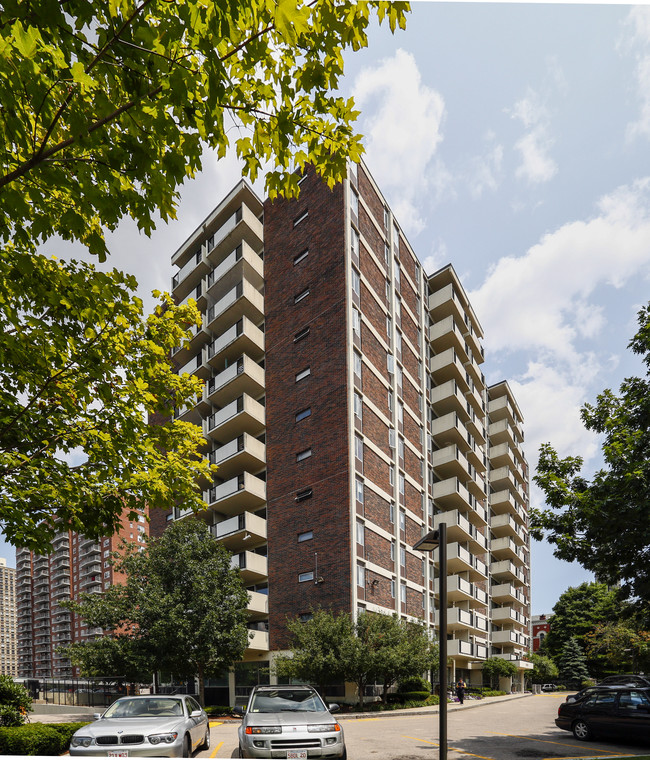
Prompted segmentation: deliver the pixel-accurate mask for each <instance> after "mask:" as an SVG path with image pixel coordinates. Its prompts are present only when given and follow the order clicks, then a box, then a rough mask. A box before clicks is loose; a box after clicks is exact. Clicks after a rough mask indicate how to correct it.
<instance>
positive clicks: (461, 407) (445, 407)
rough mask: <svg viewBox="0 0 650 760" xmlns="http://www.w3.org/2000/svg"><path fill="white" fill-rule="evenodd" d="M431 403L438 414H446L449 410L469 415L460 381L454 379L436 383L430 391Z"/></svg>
mask: <svg viewBox="0 0 650 760" xmlns="http://www.w3.org/2000/svg"><path fill="white" fill-rule="evenodd" d="M429 398H430V402H431V405H432V406H433V408H434V409H435V410H436V414H439V415H444V414H448V413H449V412H460V413H461V414H463V415H465V416H467V401H466V399H465V396H464V395H463V390H462V389H461V387H460V386H459V383H458V382H457V381H456V380H454V379H451V380H447V381H446V382H444V383H442V384H440V385H436V386H435V387H434V388H432V389H431V391H430V393H429Z"/></svg>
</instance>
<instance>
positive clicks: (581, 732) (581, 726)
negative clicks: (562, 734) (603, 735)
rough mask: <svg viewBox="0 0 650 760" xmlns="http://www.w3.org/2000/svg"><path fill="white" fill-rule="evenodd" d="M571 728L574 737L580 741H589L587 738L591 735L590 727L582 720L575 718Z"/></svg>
mask: <svg viewBox="0 0 650 760" xmlns="http://www.w3.org/2000/svg"><path fill="white" fill-rule="evenodd" d="M571 729H572V731H573V735H574V736H575V738H576V739H579V740H580V741H581V742H586V741H589V739H591V738H592V736H593V734H592V732H591V729H590V728H589V726H588V725H587V724H586V723H585V722H584V720H577V721H576V722H575V723H574V724H573V726H572V727H571Z"/></svg>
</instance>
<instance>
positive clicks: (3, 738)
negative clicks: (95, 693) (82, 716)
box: [0, 722, 86, 755]
mask: <svg viewBox="0 0 650 760" xmlns="http://www.w3.org/2000/svg"><path fill="white" fill-rule="evenodd" d="M85 725H86V722H83V723H29V724H27V725H24V726H16V727H12V728H0V755H60V754H62V753H63V752H65V751H66V750H67V749H68V747H69V746H70V739H71V738H72V734H74V732H75V731H77V730H78V729H80V728H81V727H82V726H85Z"/></svg>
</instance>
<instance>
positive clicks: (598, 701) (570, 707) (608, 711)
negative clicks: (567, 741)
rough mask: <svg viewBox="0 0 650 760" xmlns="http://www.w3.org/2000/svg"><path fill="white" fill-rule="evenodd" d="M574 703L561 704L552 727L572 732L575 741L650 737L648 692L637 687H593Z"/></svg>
mask: <svg viewBox="0 0 650 760" xmlns="http://www.w3.org/2000/svg"><path fill="white" fill-rule="evenodd" d="M593 689H594V690H593V691H592V692H591V693H590V694H586V695H584V696H582V697H581V698H580V699H578V700H577V701H575V702H563V703H562V704H561V705H560V706H559V708H558V714H557V718H556V719H555V725H556V726H557V727H558V728H562V729H564V730H565V731H572V732H573V735H574V736H575V738H576V739H581V740H582V741H587V740H589V739H593V738H594V737H595V736H611V737H622V738H625V739H634V738H642V739H645V740H646V742H647V740H648V736H650V688H648V687H637V686H616V685H614V686H604V687H593Z"/></svg>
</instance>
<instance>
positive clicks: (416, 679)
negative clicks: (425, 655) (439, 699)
mask: <svg viewBox="0 0 650 760" xmlns="http://www.w3.org/2000/svg"><path fill="white" fill-rule="evenodd" d="M397 691H398V692H401V693H404V692H407V691H426V692H427V694H431V684H430V683H429V682H428V681H427V680H425V679H424V678H420V676H409V677H408V678H403V679H401V680H400V681H399V683H398V685H397Z"/></svg>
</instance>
